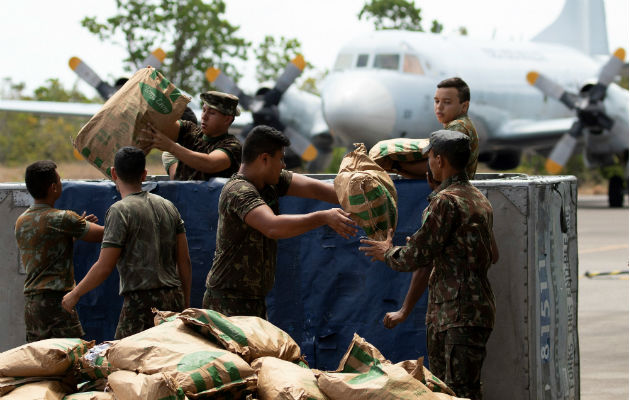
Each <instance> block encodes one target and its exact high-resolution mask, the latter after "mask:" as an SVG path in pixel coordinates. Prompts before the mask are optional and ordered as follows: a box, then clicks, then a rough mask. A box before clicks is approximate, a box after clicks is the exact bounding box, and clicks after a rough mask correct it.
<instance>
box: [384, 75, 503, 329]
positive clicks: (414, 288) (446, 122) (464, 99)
mask: <svg viewBox="0 0 630 400" xmlns="http://www.w3.org/2000/svg"><path fill="white" fill-rule="evenodd" d="M433 99H434V103H433V104H434V107H433V108H434V112H435V117H436V118H437V120H438V121H439V122H440V123H442V124H443V126H444V129H446V130H450V131H458V132H461V133H464V134H465V135H467V136H468V137H469V138H470V148H471V152H470V158H469V159H468V162H467V164H466V169H465V170H466V175H468V179H473V178H474V177H475V173H476V171H477V157H478V156H479V148H478V147H479V139H478V137H477V131H475V127H474V125H473V123H472V121H471V120H470V118H468V114H467V112H468V106H469V105H470V88H469V87H468V85H467V84H466V82H464V81H463V80H462V79H461V78H457V77H456V78H449V79H445V80H443V81H441V82H440V83H438V85H437V90H436V92H435V96H434V98H433ZM399 168H400V169H401V170H402V171H403V172H402V174H403V175H405V176H407V177H410V178H418V177H420V176H422V177H424V176H425V173H430V169H429V168H428V164H427V162H426V160H422V161H413V162H401V163H400V165H399ZM427 180H428V181H429V183H430V184H431V183H432V179H430V177H428V178H427ZM437 183H438V184H439V183H440V182H437ZM431 189H433V190H434V189H435V188H434V187H433V185H432V186H431ZM423 220H424V218H423ZM492 246H493V249H494V253H495V254H497V255H498V251H497V249H496V243H495V242H494V241H493V242H492ZM494 262H496V260H495V261H494ZM428 279H429V274H428V270H426V269H419V270H416V271H414V272H413V276H412V278H411V282H410V283H409V289H408V291H407V295H406V296H405V300H404V302H403V305H402V307H401V308H400V309H399V310H398V311H393V312H388V313H387V314H385V318H383V324H384V325H385V327H387V328H390V329H391V328H394V327H395V326H396V325H398V324H399V323H401V322H403V321H405V320H406V319H407V317H408V316H409V314H410V313H411V310H413V307H414V306H415V304H416V303H417V302H418V300H419V299H420V297H421V296H422V293H424V291H425V290H426V288H427V282H428Z"/></svg>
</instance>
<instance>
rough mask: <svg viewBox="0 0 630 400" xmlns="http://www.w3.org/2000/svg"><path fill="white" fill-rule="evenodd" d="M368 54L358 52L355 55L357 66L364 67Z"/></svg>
mask: <svg viewBox="0 0 630 400" xmlns="http://www.w3.org/2000/svg"><path fill="white" fill-rule="evenodd" d="M368 57H369V56H368V54H359V56H358V57H357V67H359V68H361V67H366V66H367V63H368Z"/></svg>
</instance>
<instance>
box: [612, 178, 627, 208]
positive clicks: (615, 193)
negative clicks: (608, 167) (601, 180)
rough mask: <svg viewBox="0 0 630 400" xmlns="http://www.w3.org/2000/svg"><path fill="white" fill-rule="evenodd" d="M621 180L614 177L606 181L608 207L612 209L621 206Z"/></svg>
mask: <svg viewBox="0 0 630 400" xmlns="http://www.w3.org/2000/svg"><path fill="white" fill-rule="evenodd" d="M623 195H624V188H623V178H622V177H620V176H619V175H615V176H613V177H611V178H610V180H609V181H608V205H609V206H610V207H612V208H619V207H622V206H623Z"/></svg>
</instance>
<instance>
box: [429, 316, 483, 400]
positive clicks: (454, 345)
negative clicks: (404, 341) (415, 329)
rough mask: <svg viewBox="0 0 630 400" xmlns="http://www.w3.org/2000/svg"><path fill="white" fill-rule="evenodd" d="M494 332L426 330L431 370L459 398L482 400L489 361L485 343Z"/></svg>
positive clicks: (462, 328)
mask: <svg viewBox="0 0 630 400" xmlns="http://www.w3.org/2000/svg"><path fill="white" fill-rule="evenodd" d="M491 332H492V329H487V328H477V327H461V328H449V329H447V330H445V331H442V332H437V331H436V330H435V329H434V328H433V327H431V326H429V327H428V329H427V349H428V353H429V369H430V370H431V372H432V373H433V375H435V376H437V377H438V378H440V379H441V380H442V381H444V383H446V385H448V387H449V388H451V389H453V391H454V392H455V394H456V395H457V397H465V398H469V399H471V400H479V399H481V398H482V394H481V366H482V364H483V360H484V359H485V358H486V343H487V342H488V338H489V337H490V333H491Z"/></svg>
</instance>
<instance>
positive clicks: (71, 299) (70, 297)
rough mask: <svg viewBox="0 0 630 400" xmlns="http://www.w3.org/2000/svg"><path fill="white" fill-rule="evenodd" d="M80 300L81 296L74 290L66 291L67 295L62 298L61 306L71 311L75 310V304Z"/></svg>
mask: <svg viewBox="0 0 630 400" xmlns="http://www.w3.org/2000/svg"><path fill="white" fill-rule="evenodd" d="M78 302H79V298H78V297H76V296H75V295H74V293H73V292H72V291H70V293H66V295H65V296H63V299H61V306H62V307H63V309H64V310H66V311H68V312H69V313H71V312H72V311H73V310H74V306H76V305H77V303H78Z"/></svg>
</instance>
